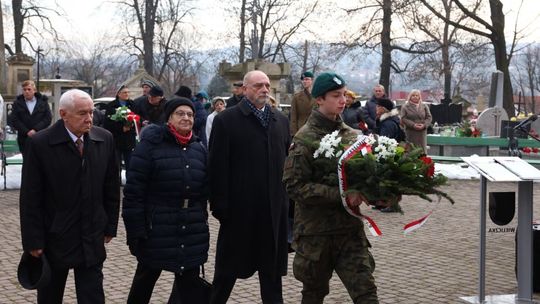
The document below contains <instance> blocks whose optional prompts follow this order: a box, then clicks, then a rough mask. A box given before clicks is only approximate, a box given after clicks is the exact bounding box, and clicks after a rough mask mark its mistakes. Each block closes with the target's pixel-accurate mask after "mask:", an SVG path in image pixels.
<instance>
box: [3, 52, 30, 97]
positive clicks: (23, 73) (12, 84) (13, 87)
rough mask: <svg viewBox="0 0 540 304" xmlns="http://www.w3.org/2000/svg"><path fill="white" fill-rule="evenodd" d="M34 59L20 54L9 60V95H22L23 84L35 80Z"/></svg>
mask: <svg viewBox="0 0 540 304" xmlns="http://www.w3.org/2000/svg"><path fill="white" fill-rule="evenodd" d="M34 63H35V60H34V58H32V57H30V56H28V55H25V54H22V53H18V54H15V55H13V56H11V57H9V58H8V60H7V64H8V74H7V82H8V83H7V86H6V91H7V95H10V96H16V95H19V94H21V92H22V88H21V84H22V82H23V81H25V80H30V79H34V72H33V66H34Z"/></svg>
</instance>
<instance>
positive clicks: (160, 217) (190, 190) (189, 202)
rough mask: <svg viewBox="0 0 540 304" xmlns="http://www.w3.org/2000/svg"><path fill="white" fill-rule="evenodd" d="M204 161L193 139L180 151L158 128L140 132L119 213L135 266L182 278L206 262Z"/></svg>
mask: <svg viewBox="0 0 540 304" xmlns="http://www.w3.org/2000/svg"><path fill="white" fill-rule="evenodd" d="M206 158H207V151H206V148H205V147H204V146H203V145H202V143H201V142H200V141H199V140H198V139H197V138H196V136H193V137H192V139H191V141H190V142H189V143H188V144H187V145H186V146H181V145H180V144H179V143H177V141H176V139H175V138H174V136H173V135H172V134H171V133H170V131H169V130H168V127H167V126H166V125H164V124H162V125H149V126H148V127H146V128H145V129H144V130H143V132H142V135H141V142H140V143H139V144H138V145H137V146H136V147H135V151H134V152H133V155H132V158H131V164H130V168H129V170H128V172H127V180H126V185H125V187H124V200H123V207H122V217H123V219H124V224H125V226H126V233H127V241H128V245H130V247H131V246H136V250H132V252H135V254H136V256H137V260H138V261H139V263H141V264H143V265H145V266H147V267H150V268H154V269H162V270H168V271H172V272H176V273H182V272H183V271H184V270H188V269H194V268H198V267H199V265H201V264H203V263H204V262H206V260H207V259H208V248H209V231H208V223H207V219H208V214H207V211H206V202H207V199H208V194H207V192H208V191H207V189H206V185H207V172H206ZM130 249H131V248H130Z"/></svg>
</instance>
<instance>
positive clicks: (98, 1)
mask: <svg viewBox="0 0 540 304" xmlns="http://www.w3.org/2000/svg"><path fill="white" fill-rule="evenodd" d="M41 1H43V3H44V4H45V3H49V4H48V5H50V6H51V7H52V6H53V5H54V4H53V3H55V2H56V3H58V5H59V6H60V7H61V8H62V10H63V12H65V14H66V17H63V18H56V20H55V25H56V28H57V29H58V30H59V31H60V32H61V33H62V35H63V36H64V37H65V38H66V39H68V40H76V41H83V40H84V41H87V42H89V43H91V42H93V41H95V40H97V37H101V36H103V35H104V34H107V36H110V35H111V34H116V33H119V32H120V31H121V29H120V28H115V25H117V24H119V22H118V21H117V20H115V18H119V17H118V16H115V13H116V12H115V8H116V7H117V6H116V4H113V3H111V1H107V0H84V1H73V0H41ZM226 1H235V0H226ZM226 1H220V0H194V2H193V3H194V4H195V5H196V6H197V8H198V9H197V10H195V12H194V17H193V21H192V22H193V23H194V25H195V27H196V28H197V29H198V30H199V31H200V32H201V37H200V39H203V40H206V41H208V42H213V41H217V40H218V38H219V37H223V36H224V35H225V34H226V32H227V28H226V27H227V26H228V27H231V26H235V25H233V24H234V23H233V20H231V18H230V17H225V20H226V21H227V22H224V21H223V20H224V18H223V17H224V16H223V15H224V13H223V6H224V5H225V2H226ZM299 1H313V0H299ZM319 1H320V2H321V3H323V4H324V2H325V1H330V0H319ZM338 3H339V1H338ZM341 3H342V4H345V3H350V2H341ZM519 3H520V0H503V4H504V11H505V12H506V13H507V19H506V28H507V31H508V34H507V37H508V38H509V37H510V34H511V31H512V29H513V27H514V22H515V17H516V14H517V10H518V6H519ZM523 3H524V5H523V8H522V9H521V12H520V18H519V22H518V29H522V28H524V27H527V30H526V32H527V37H528V40H534V41H540V18H539V17H540V13H539V12H540V11H539V10H538V9H537V7H538V3H540V1H539V0H524V2H523ZM291 14H294V12H291ZM4 22H6V20H4ZM338 23H339V22H335V23H334V25H336V24H338ZM321 24H322V23H321ZM58 25H60V26H58ZM314 26H315V27H316V26H317V24H316V23H315V25H314ZM314 26H313V25H310V29H312V30H315V31H317V32H322V33H324V32H328V33H329V34H328V35H330V33H331V31H329V30H328V28H321V29H317V28H314ZM5 29H6V30H5V35H6V41H9V39H10V38H11V37H12V34H11V33H12V30H11V29H12V25H11V24H5ZM229 31H230V28H229ZM302 39H303V38H302ZM308 39H309V38H308ZM507 42H508V43H510V42H511V41H507ZM220 43H223V41H220ZM233 43H236V41H234V42H233ZM207 45H208V47H216V46H217V44H216V43H213V44H212V43H207Z"/></svg>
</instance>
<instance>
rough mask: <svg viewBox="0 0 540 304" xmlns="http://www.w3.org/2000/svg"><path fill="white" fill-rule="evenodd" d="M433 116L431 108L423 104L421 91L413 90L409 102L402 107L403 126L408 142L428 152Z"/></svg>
mask: <svg viewBox="0 0 540 304" xmlns="http://www.w3.org/2000/svg"><path fill="white" fill-rule="evenodd" d="M431 120H432V116H431V112H430V111H429V107H428V106H427V105H426V104H424V103H423V102H422V95H421V94H420V90H412V91H411V92H410V93H409V97H408V98H407V102H406V103H405V104H404V105H403V106H402V107H401V124H402V125H403V126H404V127H405V134H406V136H407V141H408V142H410V143H412V144H414V145H416V146H418V147H422V148H423V149H424V151H426V152H427V128H428V126H429V125H430V124H431Z"/></svg>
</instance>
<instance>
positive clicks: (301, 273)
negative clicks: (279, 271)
mask: <svg viewBox="0 0 540 304" xmlns="http://www.w3.org/2000/svg"><path fill="white" fill-rule="evenodd" d="M329 242H330V239H329V237H327V236H302V237H300V238H299V239H298V240H296V241H295V249H296V254H295V256H294V261H293V273H294V277H295V278H296V279H297V280H299V281H300V282H302V304H322V303H323V300H324V297H325V296H326V295H327V294H328V293H329V282H330V278H331V277H332V271H333V259H332V256H331V254H330V252H329V250H328V246H329Z"/></svg>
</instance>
